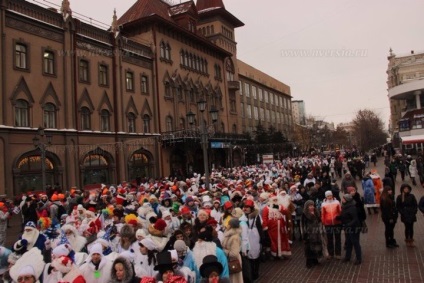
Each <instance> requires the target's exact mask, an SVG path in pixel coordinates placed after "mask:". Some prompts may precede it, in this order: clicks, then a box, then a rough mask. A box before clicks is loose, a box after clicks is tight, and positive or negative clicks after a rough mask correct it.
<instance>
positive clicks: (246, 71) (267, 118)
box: [237, 60, 293, 139]
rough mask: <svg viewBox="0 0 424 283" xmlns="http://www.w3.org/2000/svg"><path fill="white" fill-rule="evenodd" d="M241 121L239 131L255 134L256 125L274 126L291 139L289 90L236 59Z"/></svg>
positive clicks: (282, 84)
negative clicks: (240, 129)
mask: <svg viewBox="0 0 424 283" xmlns="http://www.w3.org/2000/svg"><path fill="white" fill-rule="evenodd" d="M237 64H238V67H239V69H238V76H239V81H240V90H239V94H240V110H241V112H240V118H239V125H241V127H242V132H247V133H249V134H252V133H254V131H255V129H256V127H257V125H258V124H261V125H262V126H263V127H264V128H265V129H268V128H270V127H273V128H274V129H275V130H276V131H280V132H282V133H283V134H284V136H285V137H286V138H288V139H291V129H292V127H293V120H292V102H291V94H290V87H289V86H287V85H286V84H284V83H282V82H279V81H278V80H276V79H274V78H272V77H271V76H269V75H267V74H265V73H263V72H261V71H260V70H257V69H255V68H253V67H252V66H250V65H248V64H246V63H244V62H242V61H240V60H238V63H237Z"/></svg>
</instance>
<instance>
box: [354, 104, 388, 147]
mask: <svg viewBox="0 0 424 283" xmlns="http://www.w3.org/2000/svg"><path fill="white" fill-rule="evenodd" d="M353 133H354V136H355V138H356V141H357V144H358V146H359V148H360V150H362V151H368V150H370V149H372V148H375V147H378V146H380V145H382V144H384V143H386V139H387V136H388V135H387V133H386V132H385V131H384V123H383V121H382V119H381V118H380V117H379V116H378V115H377V114H376V113H374V112H373V111H372V110H369V109H364V110H359V111H358V113H357V114H356V117H355V119H354V120H353Z"/></svg>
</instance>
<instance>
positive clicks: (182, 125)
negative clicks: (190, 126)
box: [180, 118, 185, 130]
mask: <svg viewBox="0 0 424 283" xmlns="http://www.w3.org/2000/svg"><path fill="white" fill-rule="evenodd" d="M184 129H185V119H184V118H180V130H184Z"/></svg>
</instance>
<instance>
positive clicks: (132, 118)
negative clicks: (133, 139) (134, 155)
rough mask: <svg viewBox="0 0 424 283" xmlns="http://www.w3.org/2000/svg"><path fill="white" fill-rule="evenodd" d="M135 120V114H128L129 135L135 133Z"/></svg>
mask: <svg viewBox="0 0 424 283" xmlns="http://www.w3.org/2000/svg"><path fill="white" fill-rule="evenodd" d="M135 120H136V116H135V114H134V113H132V112H131V113H128V132H129V133H135V131H136V130H135V129H136V127H135Z"/></svg>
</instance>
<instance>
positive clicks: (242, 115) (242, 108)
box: [240, 102, 244, 117]
mask: <svg viewBox="0 0 424 283" xmlns="http://www.w3.org/2000/svg"><path fill="white" fill-rule="evenodd" d="M240 106H241V117H244V103H243V102H242V103H240Z"/></svg>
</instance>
